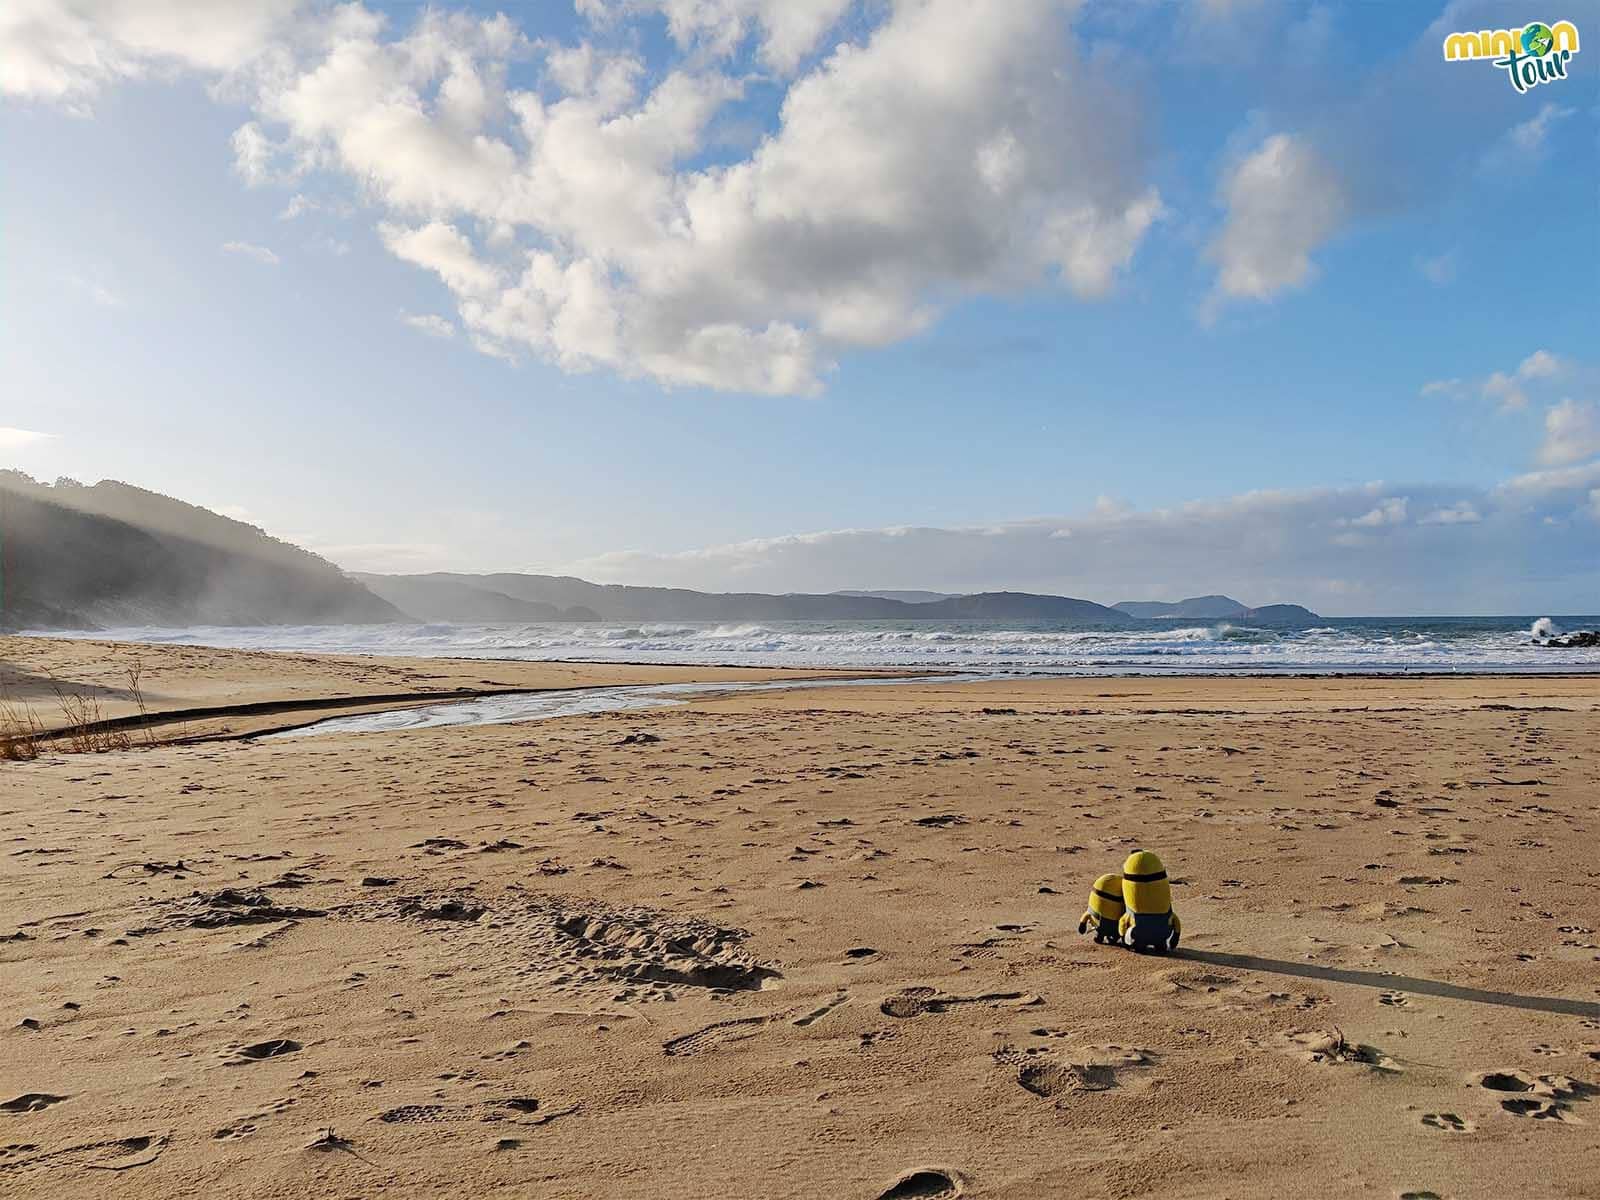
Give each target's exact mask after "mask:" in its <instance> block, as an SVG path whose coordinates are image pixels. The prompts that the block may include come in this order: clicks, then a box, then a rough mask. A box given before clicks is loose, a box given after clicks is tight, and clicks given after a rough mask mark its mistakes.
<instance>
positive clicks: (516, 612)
mask: <svg viewBox="0 0 1600 1200" xmlns="http://www.w3.org/2000/svg"><path fill="white" fill-rule="evenodd" d="M1168 617H1177V618H1184V619H1192V620H1249V621H1254V622H1270V623H1276V624H1286V625H1288V624H1305V623H1311V622H1315V621H1318V620H1320V619H1321V618H1319V617H1318V616H1317V615H1316V614H1315V613H1313V612H1311V611H1309V610H1308V609H1304V608H1301V607H1299V606H1298V605H1293V604H1273V605H1268V606H1266V607H1264V608H1248V607H1246V606H1245V605H1243V604H1240V603H1239V602H1238V601H1236V600H1232V599H1229V598H1228V597H1227V596H1200V597H1196V598H1194V599H1190V600H1180V601H1176V602H1172V603H1167V602H1153V601H1125V602H1123V603H1122V604H1119V605H1117V606H1116V607H1114V608H1107V607H1105V606H1104V605H1101V604H1095V603H1093V602H1092V601H1089V600H1076V599H1073V598H1071V597H1068V596H1043V595H1034V594H1032V593H1028V592H980V593H977V594H975V595H951V594H949V593H946V592H928V591H910V590H881V591H841V592H833V593H830V594H827V595H820V594H809V593H789V594H786V595H781V596H779V595H768V594H765V593H761V592H696V591H690V590H688V589H685V588H657V587H630V586H625V585H621V584H598V583H590V582H588V581H587V580H584V579H575V578H572V577H571V576H560V575H520V574H490V575H471V574H456V573H445V572H440V573H435V574H428V575H367V574H355V575H349V574H346V573H345V572H343V571H341V570H340V569H339V568H338V567H336V566H335V565H334V564H333V563H330V562H328V561H327V560H326V559H323V558H319V557H318V556H317V555H315V554H312V553H310V552H309V551H306V550H302V549H300V548H299V547H298V546H293V545H290V544H289V543H288V542H283V541H280V540H278V539H277V538H274V537H271V536H269V535H268V534H266V533H264V532H262V531H261V530H260V529H258V528H256V527H255V526H254V525H247V524H245V523H244V522H242V521H235V520H232V519H230V518H228V517H224V516H221V515H219V514H217V513H214V512H211V511H209V510H208V509H204V508H199V507H196V506H195V505H192V504H185V503H183V502H182V501H180V500H174V499H172V498H171V497H170V496H163V495H160V494H158V493H156V492H150V491H146V490H144V489H143V488H137V487H133V486H131V485H129V484H126V483H117V482H113V481H109V480H107V481H102V482H100V483H97V484H94V485H93V486H87V485H84V484H81V483H78V482H76V481H75V480H70V479H62V480H57V481H56V482H55V483H54V484H45V483H40V482H38V481H36V480H34V479H32V478H30V477H29V476H27V475H24V474H22V473H21V472H18V471H0V629H28V628H57V629H94V628H99V627H102V626H108V625H160V626H178V627H182V626H190V625H338V624H375V623H380V622H388V621H405V620H414V621H441V622H471V623H488V622H497V621H528V622H532V621H722V622H728V621H805V620H816V621H885V620H913V621H1072V622H1077V623H1082V624H1105V625H1125V624H1126V623H1127V621H1128V620H1129V619H1130V618H1133V619H1150V618H1168Z"/></svg>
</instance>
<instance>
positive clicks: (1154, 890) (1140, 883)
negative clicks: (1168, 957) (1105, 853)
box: [1117, 850, 1183, 954]
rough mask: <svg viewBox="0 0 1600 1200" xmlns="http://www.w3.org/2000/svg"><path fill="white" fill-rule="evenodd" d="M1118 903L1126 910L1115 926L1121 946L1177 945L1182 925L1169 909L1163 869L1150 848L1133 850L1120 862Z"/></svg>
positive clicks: (1157, 950)
mask: <svg viewBox="0 0 1600 1200" xmlns="http://www.w3.org/2000/svg"><path fill="white" fill-rule="evenodd" d="M1122 904H1123V907H1124V908H1125V909H1126V910H1127V911H1125V912H1124V913H1123V914H1122V920H1121V921H1120V922H1118V925H1117V928H1118V930H1119V931H1120V932H1121V934H1122V944H1123V945H1124V946H1130V947H1132V948H1133V949H1135V950H1139V951H1141V952H1142V951H1151V950H1153V951H1154V952H1155V953H1157V954H1165V953H1166V952H1167V951H1168V950H1176V949H1177V948H1178V934H1179V933H1180V932H1182V928H1183V927H1182V926H1181V925H1180V924H1179V923H1178V914H1177V913H1175V912H1173V911H1172V887H1171V885H1169V884H1168V883H1167V869H1166V867H1164V866H1162V865H1161V860H1160V859H1159V858H1157V857H1156V856H1155V855H1154V854H1152V853H1150V851H1148V850H1135V851H1134V852H1133V853H1132V854H1130V855H1128V860H1127V861H1126V862H1125V863H1123V864H1122Z"/></svg>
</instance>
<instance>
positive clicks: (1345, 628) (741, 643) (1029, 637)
mask: <svg viewBox="0 0 1600 1200" xmlns="http://www.w3.org/2000/svg"><path fill="white" fill-rule="evenodd" d="M1559 620H1560V625H1558V624H1557V620H1556V619H1554V618H1550V617H1541V618H1539V619H1537V620H1534V619H1533V618H1531V617H1451V618H1436V617H1429V618H1411V619H1406V618H1347V619H1327V620H1325V621H1324V622H1323V623H1322V624H1320V625H1317V626H1315V627H1313V628H1309V629H1285V628H1278V627H1267V626H1254V625H1250V624H1248V623H1244V622H1240V621H1237V620H1234V621H1225V622H1218V623H1215V624H1203V625H1202V624H1193V623H1188V624H1179V623H1177V622H1141V623H1138V624H1134V623H1132V622H1130V623H1129V624H1128V625H1126V626H1120V627H1108V626H1074V625H1071V624H1066V623H1056V622H1034V623H1003V622H977V621H972V622H950V623H947V624H939V625H934V624H932V623H930V622H921V621H839V622H826V621H771V622H765V623H755V622H749V623H734V622H723V623H717V622H703V623H701V622H640V623H636V624H629V623H626V622H616V621H609V622H589V623H575V622H553V623H548V624H464V625H452V624H443V623H439V622H433V623H430V624H417V625H331V626H314V625H300V626H274V627H271V628H199V629H118V630H109V631H106V632H103V633H97V634H88V633H85V634H80V635H68V636H82V637H95V636H98V637H115V638H120V639H127V640H135V641H145V642H155V643H181V644H185V645H213V646H232V647H239V648H245V649H259V650H303V651H314V652H323V653H356V654H387V655H416V656H420V657H456V658H510V659H527V660H551V659H568V660H576V661H590V662H640V663H687V664H695V665H709V664H727V665H743V666H794V667H844V668H855V667H860V668H879V667H904V668H911V669H919V670H920V669H925V670H953V671H960V672H973V671H979V672H1043V673H1060V674H1102V675H1116V674H1137V673H1150V672H1168V673H1175V672H1209V671H1220V672H1242V673H1263V674H1265V673H1274V672H1309V673H1330V672H1341V671H1530V670H1541V669H1543V670H1563V671H1572V670H1600V651H1592V650H1552V649H1548V648H1545V647H1542V646H1539V645H1536V644H1535V642H1536V639H1542V638H1545V637H1548V636H1550V635H1551V634H1553V633H1556V632H1559V631H1560V629H1561V628H1562V627H1565V628H1568V629H1571V628H1600V617H1561V618H1559Z"/></svg>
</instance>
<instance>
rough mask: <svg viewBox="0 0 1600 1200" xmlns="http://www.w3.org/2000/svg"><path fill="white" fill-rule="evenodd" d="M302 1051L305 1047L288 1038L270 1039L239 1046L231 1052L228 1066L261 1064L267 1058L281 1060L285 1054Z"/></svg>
mask: <svg viewBox="0 0 1600 1200" xmlns="http://www.w3.org/2000/svg"><path fill="white" fill-rule="evenodd" d="M304 1049H305V1047H304V1046H302V1045H301V1044H300V1043H299V1042H294V1041H290V1040H289V1039H288V1038H272V1039H271V1040H269V1041H265V1042H257V1043H255V1045H253V1046H241V1047H240V1048H239V1049H237V1050H235V1051H233V1053H232V1056H231V1057H230V1058H229V1059H228V1061H229V1063H230V1065H238V1064H241V1063H251V1062H262V1061H264V1060H265V1059H269V1058H281V1057H282V1056H283V1055H285V1054H295V1053H297V1052H298V1051H301V1050H304Z"/></svg>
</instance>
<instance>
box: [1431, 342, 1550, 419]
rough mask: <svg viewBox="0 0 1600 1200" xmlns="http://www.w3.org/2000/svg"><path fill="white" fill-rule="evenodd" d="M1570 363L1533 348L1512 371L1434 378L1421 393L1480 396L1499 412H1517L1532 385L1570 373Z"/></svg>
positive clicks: (1526, 399) (1548, 352)
mask: <svg viewBox="0 0 1600 1200" xmlns="http://www.w3.org/2000/svg"><path fill="white" fill-rule="evenodd" d="M1573 365H1574V364H1572V363H1571V362H1569V361H1568V360H1566V359H1564V358H1561V357H1559V356H1558V355H1555V354H1552V353H1550V351H1548V350H1535V351H1534V352H1533V353H1532V354H1530V355H1528V357H1527V358H1525V359H1523V360H1522V361H1521V362H1520V363H1518V364H1517V366H1516V369H1515V370H1511V371H1492V372H1490V373H1489V374H1488V375H1485V376H1484V377H1483V378H1481V379H1475V380H1470V381H1469V380H1465V379H1435V380H1432V381H1430V382H1428V383H1425V384H1423V385H1422V395H1423V396H1424V397H1431V396H1446V397H1450V398H1458V399H1459V398H1466V397H1471V396H1481V397H1483V399H1485V400H1492V401H1494V402H1495V403H1496V404H1497V405H1499V406H1500V410H1501V411H1502V412H1516V411H1519V410H1521V409H1524V408H1527V407H1528V400H1529V392H1530V390H1531V389H1532V388H1533V387H1534V386H1536V385H1539V384H1542V383H1545V382H1548V381H1552V380H1559V379H1562V378H1564V377H1566V376H1568V375H1570V374H1571V373H1572V370H1573Z"/></svg>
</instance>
